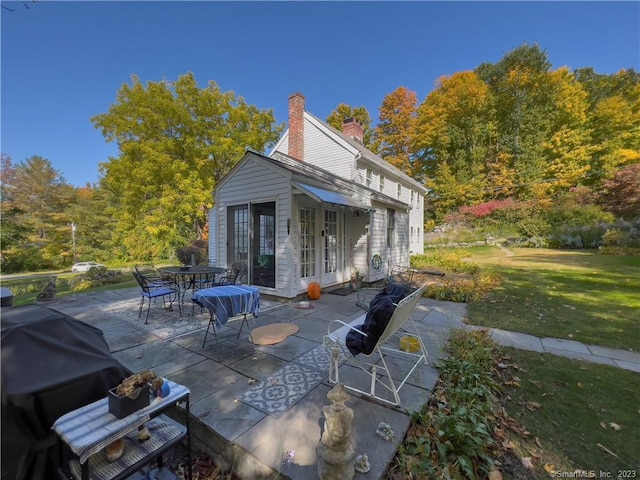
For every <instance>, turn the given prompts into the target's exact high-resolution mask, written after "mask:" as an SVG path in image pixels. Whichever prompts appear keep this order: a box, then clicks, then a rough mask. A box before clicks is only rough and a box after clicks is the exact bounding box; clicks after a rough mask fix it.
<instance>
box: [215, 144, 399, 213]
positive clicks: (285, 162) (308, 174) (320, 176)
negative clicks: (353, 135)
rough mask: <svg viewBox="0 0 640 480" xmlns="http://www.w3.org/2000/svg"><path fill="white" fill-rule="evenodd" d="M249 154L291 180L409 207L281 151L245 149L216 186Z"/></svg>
mask: <svg viewBox="0 0 640 480" xmlns="http://www.w3.org/2000/svg"><path fill="white" fill-rule="evenodd" d="M249 154H250V155H252V156H254V157H258V158H259V159H260V160H263V161H265V162H266V163H268V164H269V165H272V166H274V167H276V168H280V169H284V170H286V171H288V172H290V173H291V174H292V181H294V182H297V183H302V184H308V185H312V186H313V185H315V186H318V187H320V188H324V189H326V190H329V191H333V192H336V193H341V194H344V193H346V194H348V195H353V196H355V197H356V198H366V199H367V200H368V199H371V200H375V201H378V202H381V203H385V204H388V205H393V206H396V207H398V208H404V209H410V208H411V207H410V205H408V204H407V203H404V202H401V201H400V200H397V199H395V198H393V197H390V196H388V195H384V194H382V193H380V192H378V191H376V190H373V189H371V188H368V187H365V186H364V185H360V184H359V183H356V182H353V181H350V180H346V179H344V178H343V177H340V176H338V175H334V174H333V173H331V172H329V171H328V170H325V169H323V168H320V167H317V166H315V165H312V164H310V163H306V162H302V161H300V160H296V159H295V158H293V157H290V156H289V155H285V154H284V153H282V152H273V153H272V154H271V155H272V156H271V157H267V156H265V155H263V154H261V153H258V152H255V151H253V150H247V151H246V153H245V155H244V157H243V159H242V160H241V161H240V162H238V163H237V164H236V166H234V168H232V169H231V171H230V172H229V173H228V174H227V175H225V176H224V177H223V178H222V179H221V180H220V182H218V187H217V188H219V187H220V185H222V184H223V183H226V181H227V180H228V178H229V177H230V176H232V175H233V173H234V172H235V171H236V170H237V168H238V167H239V166H240V164H241V163H242V162H243V160H244V159H245V158H247V156H248V155H249Z"/></svg>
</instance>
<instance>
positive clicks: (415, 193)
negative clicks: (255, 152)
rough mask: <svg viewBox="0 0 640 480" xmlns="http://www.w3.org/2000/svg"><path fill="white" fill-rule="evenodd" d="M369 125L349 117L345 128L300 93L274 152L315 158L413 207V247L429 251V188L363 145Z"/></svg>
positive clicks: (413, 250) (315, 162)
mask: <svg viewBox="0 0 640 480" xmlns="http://www.w3.org/2000/svg"><path fill="white" fill-rule="evenodd" d="M363 140H364V128H363V127H362V125H360V124H359V123H358V122H357V121H356V120H355V119H347V120H345V122H344V124H343V125H342V132H340V131H338V130H336V129H335V128H333V127H332V126H330V125H328V124H327V123H325V122H323V121H322V120H320V119H318V118H317V117H315V116H314V115H312V114H311V113H309V112H307V111H305V98H304V96H303V95H302V94H301V93H295V94H293V95H291V97H289V126H288V129H287V130H286V131H285V132H284V134H283V135H282V137H281V138H280V140H279V141H278V143H277V144H276V145H275V147H274V148H273V151H272V153H271V156H273V154H274V153H275V152H281V153H285V154H288V155H289V156H291V157H293V158H297V159H298V160H302V161H304V162H305V163H311V164H313V165H317V166H318V167H321V168H324V169H325V170H329V171H330V172H332V173H334V174H336V175H339V176H341V177H343V178H344V179H346V180H351V181H353V182H356V183H359V184H360V185H365V186H367V187H369V188H372V189H374V190H377V191H379V192H381V193H384V194H385V195H388V196H390V197H393V198H396V199H398V200H400V201H402V202H404V203H406V204H408V205H409V206H410V212H409V232H408V235H409V251H410V253H412V254H415V253H424V231H423V226H424V197H425V195H426V194H427V189H426V188H425V187H424V186H423V185H422V184H421V183H419V182H417V181H416V180H414V179H413V178H411V177H410V176H408V175H407V174H405V173H404V172H402V171H401V170H399V169H398V168H396V167H394V166H393V165H391V164H390V163H389V162H387V161H385V160H383V159H382V158H381V157H379V156H378V155H376V154H375V153H373V152H372V151H371V150H369V149H368V148H366V147H365V146H364V145H363Z"/></svg>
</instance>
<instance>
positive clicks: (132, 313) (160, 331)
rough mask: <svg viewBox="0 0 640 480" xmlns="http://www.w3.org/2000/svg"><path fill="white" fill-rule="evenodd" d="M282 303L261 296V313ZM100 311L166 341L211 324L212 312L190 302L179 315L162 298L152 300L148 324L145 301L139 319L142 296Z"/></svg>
mask: <svg viewBox="0 0 640 480" xmlns="http://www.w3.org/2000/svg"><path fill="white" fill-rule="evenodd" d="M281 305H282V303H280V302H275V301H271V300H262V299H261V300H260V312H261V313H262V312H265V311H269V310H273V309H275V308H278V307H280V306H281ZM100 311H101V312H104V313H108V314H110V315H115V316H117V317H119V318H121V319H122V320H124V321H126V322H128V323H130V324H132V325H133V326H135V327H136V328H139V329H141V330H145V331H147V332H149V333H152V334H154V335H156V336H158V337H160V338H162V339H164V340H166V339H168V338H173V337H179V336H181V335H184V334H186V333H191V332H194V331H196V330H199V329H201V328H205V327H206V326H207V325H208V324H209V311H208V310H201V309H200V308H199V307H197V306H196V308H192V304H191V302H188V303H184V304H183V305H182V317H180V313H179V312H178V305H177V304H176V303H174V305H173V310H165V309H164V308H163V307H162V300H158V301H156V302H154V303H152V304H151V310H150V311H149V323H148V324H146V325H145V323H144V320H145V317H146V315H147V306H146V304H145V306H144V307H143V308H142V315H141V316H140V318H138V312H139V311H140V299H139V298H136V299H130V300H123V301H121V302H114V303H111V304H107V305H104V306H103V307H101V308H100Z"/></svg>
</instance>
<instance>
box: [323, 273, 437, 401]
mask: <svg viewBox="0 0 640 480" xmlns="http://www.w3.org/2000/svg"><path fill="white" fill-rule="evenodd" d="M426 288H427V286H426V285H423V286H422V287H420V288H418V289H417V290H416V291H414V292H413V293H411V294H410V295H407V296H406V297H405V298H403V299H402V300H401V301H400V302H399V303H398V304H397V306H396V308H395V310H394V312H393V315H392V316H391V319H390V320H389V323H388V324H387V326H386V327H385V329H384V331H383V332H382V335H380V338H379V339H378V341H377V342H376V345H375V347H374V348H373V351H372V352H371V354H369V355H365V354H364V353H359V354H358V355H356V356H355V357H354V356H352V355H351V354H350V353H349V352H348V350H347V347H346V337H347V334H348V333H349V331H351V330H355V331H357V332H359V333H360V334H362V335H365V336H366V334H365V333H364V332H362V331H361V330H358V329H357V328H355V326H356V325H362V324H363V323H364V320H365V317H366V314H365V315H362V316H360V317H358V318H356V319H355V320H353V321H352V322H351V323H349V324H347V323H345V322H342V321H340V320H333V321H332V322H331V323H329V329H328V333H327V335H325V337H324V339H323V343H324V345H325V346H326V347H328V348H329V349H330V354H331V363H330V367H329V381H330V382H331V383H340V372H339V369H340V366H341V364H353V365H355V366H357V367H358V368H359V369H360V370H362V371H363V372H365V373H366V374H367V375H369V376H370V377H371V384H370V388H369V391H363V390H359V389H358V388H356V387H354V386H352V385H347V384H345V385H344V386H345V388H348V389H349V390H352V391H354V392H357V393H360V394H363V395H368V396H371V397H373V398H375V399H377V400H380V401H383V402H386V403H390V404H391V405H394V406H398V407H399V406H400V404H401V402H400V396H399V394H398V393H399V392H400V389H401V388H402V387H403V385H404V384H405V383H406V382H407V380H408V378H409V376H411V374H412V373H413V371H414V370H415V369H416V368H417V367H418V365H420V363H421V362H422V363H424V365H426V364H427V350H426V348H425V346H424V343H423V342H422V338H420V334H419V333H418V329H417V328H416V326H415V324H414V323H413V320H412V319H411V314H412V312H413V310H414V308H415V306H416V304H417V303H418V301H419V300H420V298H421V297H422V294H423V293H424V291H425V289H426ZM407 328H409V329H410V330H411V331H407ZM398 337H410V339H415V340H409V341H408V342H407V343H408V344H409V345H413V346H414V347H415V349H416V350H417V351H416V352H412V351H411V350H412V349H407V350H408V351H405V350H401V349H399V348H395V346H398V345H399V344H398V341H399V338H398ZM396 339H397V340H396ZM394 341H395V342H396V343H395V344H394V343H393V342H394ZM345 351H346V352H347V353H346V354H345ZM389 353H392V354H393V355H394V356H396V357H401V358H403V359H404V360H410V361H411V363H412V364H413V365H412V367H411V369H410V370H409V373H407V374H406V375H405V376H404V378H403V379H402V381H400V383H399V384H396V382H397V380H394V379H393V376H392V374H391V371H390V369H389V367H390V366H391V364H390V362H387V358H385V357H388V355H387V354H389ZM376 354H377V355H379V357H380V358H379V360H378V358H377V356H376ZM359 357H360V358H359ZM362 357H364V358H362ZM343 360H347V361H346V362H344V361H343ZM373 360H378V361H373ZM379 370H380V371H381V372H380V373H384V374H386V375H378V373H379V372H378V371H379ZM342 383H344V382H342ZM378 385H380V386H381V387H384V388H385V389H386V390H388V391H389V392H391V393H392V394H393V401H392V400H389V399H388V398H384V397H382V396H380V395H377V394H376V386H378Z"/></svg>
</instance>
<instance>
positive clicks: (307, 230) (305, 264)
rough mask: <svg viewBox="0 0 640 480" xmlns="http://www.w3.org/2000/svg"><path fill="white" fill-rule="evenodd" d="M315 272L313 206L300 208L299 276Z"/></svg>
mask: <svg viewBox="0 0 640 480" xmlns="http://www.w3.org/2000/svg"><path fill="white" fill-rule="evenodd" d="M315 274H316V212H315V210H314V209H313V208H307V207H303V208H301V209H300V276H301V277H302V278H305V277H313V276H314V275H315Z"/></svg>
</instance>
